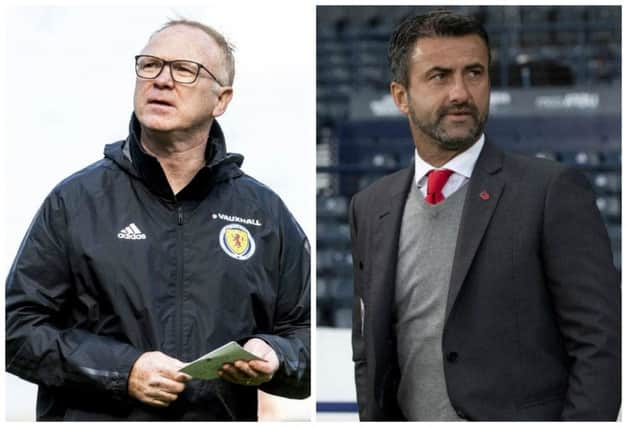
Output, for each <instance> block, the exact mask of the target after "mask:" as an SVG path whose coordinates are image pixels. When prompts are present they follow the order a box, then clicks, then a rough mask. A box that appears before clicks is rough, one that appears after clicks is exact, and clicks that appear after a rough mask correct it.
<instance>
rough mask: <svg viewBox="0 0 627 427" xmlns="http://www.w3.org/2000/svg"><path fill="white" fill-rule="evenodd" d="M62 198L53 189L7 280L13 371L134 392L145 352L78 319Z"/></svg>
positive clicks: (59, 384)
mask: <svg viewBox="0 0 627 427" xmlns="http://www.w3.org/2000/svg"><path fill="white" fill-rule="evenodd" d="M67 236H68V221H67V216H66V209H65V206H64V203H63V199H62V198H61V197H60V196H59V195H58V194H56V193H55V192H53V193H52V194H50V195H49V196H48V197H47V199H46V200H45V201H44V203H43V205H42V207H41V208H40V210H39V212H38V213H37V215H36V216H35V219H34V220H33V222H32V224H31V226H30V228H29V230H28V232H27V234H26V236H25V238H24V240H23V242H22V244H21V246H20V248H19V251H18V254H17V256H16V258H15V261H14V263H13V265H12V267H11V270H10V272H9V275H8V278H7V284H6V369H7V371H9V372H11V373H13V374H15V375H18V376H20V377H21V378H23V379H25V380H27V381H31V382H34V383H37V384H41V385H44V386H47V387H51V388H73V389H76V390H80V391H85V392H102V393H107V394H108V395H109V396H110V397H113V398H117V399H125V398H126V397H127V380H128V374H129V372H130V369H131V367H132V366H133V363H135V360H136V359H137V358H138V357H139V355H140V352H139V351H138V350H137V349H135V348H134V347H132V346H130V345H128V344H125V343H123V342H119V341H116V340H115V339H112V338H109V337H103V336H98V335H95V334H93V333H90V332H88V331H86V330H81V329H78V328H76V327H74V325H73V320H72V314H71V313H72V307H71V306H72V300H73V298H74V294H75V292H74V287H73V277H72V272H71V268H70V262H69V258H68V257H69V256H70V250H69V249H68V240H67Z"/></svg>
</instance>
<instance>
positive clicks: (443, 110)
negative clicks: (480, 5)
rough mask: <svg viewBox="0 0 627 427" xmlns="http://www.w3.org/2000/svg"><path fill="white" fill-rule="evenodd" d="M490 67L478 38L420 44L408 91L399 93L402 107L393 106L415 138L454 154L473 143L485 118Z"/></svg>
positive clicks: (413, 58)
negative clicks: (396, 108)
mask: <svg viewBox="0 0 627 427" xmlns="http://www.w3.org/2000/svg"><path fill="white" fill-rule="evenodd" d="M488 62H489V60H488V50H487V47H486V45H485V43H484V41H483V40H482V39H481V38H480V37H479V36H478V35H468V36H462V37H430V38H421V39H418V41H417V42H416V45H415V48H414V51H413V54H412V56H411V58H410V62H409V75H408V81H409V85H408V86H409V87H408V88H402V91H403V92H405V97H404V98H403V100H404V102H400V103H399V102H397V105H398V106H399V108H400V109H401V111H403V112H405V113H406V114H407V115H408V117H409V120H410V123H411V125H412V128H413V132H414V134H418V136H419V137H422V138H421V139H423V140H424V139H425V138H424V137H427V138H426V139H427V140H430V141H432V142H433V143H435V144H437V145H439V146H440V147H442V148H444V149H446V150H453V151H463V150H465V149H466V148H468V147H469V146H471V145H472V144H473V143H474V142H476V141H477V139H478V138H479V136H480V135H481V133H482V132H483V126H484V124H485V121H486V119H487V116H488V109H489V98H490V81H489V76H488V66H489V64H488ZM399 86H400V85H399ZM393 95H394V89H393Z"/></svg>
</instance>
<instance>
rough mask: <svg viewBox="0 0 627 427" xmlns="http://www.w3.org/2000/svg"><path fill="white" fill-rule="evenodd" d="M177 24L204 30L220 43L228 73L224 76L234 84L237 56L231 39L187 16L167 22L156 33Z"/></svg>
mask: <svg viewBox="0 0 627 427" xmlns="http://www.w3.org/2000/svg"><path fill="white" fill-rule="evenodd" d="M176 25H184V26H187V27H192V28H197V29H199V30H202V31H204V32H205V34H207V35H208V36H209V37H211V38H212V39H213V40H214V41H215V42H216V43H217V44H218V46H219V47H220V50H221V51H222V56H223V60H224V72H225V73H226V75H225V76H223V77H226V85H227V86H232V85H233V80H234V79H235V58H234V57H233V50H234V48H233V45H232V44H231V43H229V41H228V40H227V39H226V38H225V37H224V36H223V35H222V34H221V33H220V32H219V31H218V30H216V29H214V28H212V27H210V26H209V25H205V24H203V23H202V22H198V21H192V20H190V19H185V18H178V19H171V20H169V21H168V22H166V23H165V24H164V25H163V26H162V27H161V28H159V29H158V30H157V31H155V33H158V32H159V31H163V30H165V29H166V28H170V27H174V26H176ZM220 74H222V73H220ZM221 80H222V78H221Z"/></svg>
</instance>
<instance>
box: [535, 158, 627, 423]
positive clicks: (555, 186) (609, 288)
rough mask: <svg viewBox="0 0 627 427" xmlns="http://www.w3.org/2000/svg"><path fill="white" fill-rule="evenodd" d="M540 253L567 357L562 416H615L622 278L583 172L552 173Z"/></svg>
mask: <svg viewBox="0 0 627 427" xmlns="http://www.w3.org/2000/svg"><path fill="white" fill-rule="evenodd" d="M543 233H544V235H543V239H542V244H543V259H544V263H545V272H546V275H547V279H548V283H549V286H550V292H551V295H552V297H553V301H554V309H555V311H556V315H557V319H558V324H559V328H560V331H561V333H562V336H563V338H564V344H565V348H566V351H567V353H568V355H569V358H570V361H571V367H570V374H569V382H568V390H567V395H566V403H565V406H564V409H563V412H562V418H563V419H564V420H578V421H582V420H596V421H599V420H608V421H609V420H612V421H614V420H616V417H617V415H618V410H619V407H620V378H621V375H620V323H619V322H620V285H619V278H618V272H617V271H616V269H615V268H614V265H613V263H612V253H611V249H610V243H609V239H608V236H607V231H606V229H605V226H604V225H603V222H602V220H601V216H600V214H599V211H598V209H597V207H596V204H595V196H594V194H593V192H592V190H591V189H590V186H589V184H588V182H587V180H586V178H585V177H584V176H583V175H582V174H581V173H579V172H577V171H575V170H566V171H565V172H563V173H561V174H560V175H559V176H557V177H556V178H555V179H554V180H553V182H552V183H551V186H550V188H549V190H548V193H547V197H546V200H545V221H544V227H543Z"/></svg>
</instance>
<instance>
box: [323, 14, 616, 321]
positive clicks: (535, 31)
mask: <svg viewBox="0 0 627 427" xmlns="http://www.w3.org/2000/svg"><path fill="white" fill-rule="evenodd" d="M432 9H433V8H432V7H431V8H428V7H409V6H391V7H376V6H318V8H317V36H316V37H317V65H316V67H317V153H318V164H317V216H318V220H317V224H318V226H317V247H318V253H317V319H318V320H317V322H318V325H319V326H329V327H339V328H348V327H350V323H351V295H352V266H351V255H350V241H349V234H350V232H349V227H348V222H347V210H348V204H349V202H350V198H351V196H352V195H353V194H354V193H355V192H357V191H359V190H360V189H362V188H364V187H365V186H367V185H368V184H369V183H371V182H372V181H374V180H375V179H377V178H379V177H381V176H382V175H385V174H388V173H391V172H393V171H395V170H398V169H400V168H402V167H405V166H406V165H407V164H409V162H410V161H411V158H412V156H413V145H412V143H411V138H410V134H409V129H408V125H407V122H406V119H405V117H403V116H400V115H399V114H398V113H397V112H396V111H395V107H394V105H393V104H392V101H391V99H390V98H389V95H388V86H389V79H390V76H389V71H388V65H387V59H386V58H387V53H386V52H387V41H388V38H389V36H390V34H391V32H392V30H393V28H394V27H395V26H396V25H397V24H398V22H400V20H401V19H402V18H403V17H405V16H408V15H410V14H414V13H421V12H426V11H428V10H432ZM448 9H452V10H457V11H460V12H463V13H468V14H473V15H475V16H477V17H478V18H479V19H480V20H481V21H482V22H483V23H484V25H485V27H486V29H487V31H488V33H489V36H490V41H491V45H492V52H491V53H492V58H493V63H492V65H491V69H490V72H491V81H492V97H491V107H490V108H491V113H490V119H489V120H488V124H487V128H486V134H487V135H488V137H489V138H490V139H491V140H492V141H494V142H496V143H497V144H498V145H500V146H502V147H503V148H505V149H508V150H511V151H517V152H520V153H525V154H528V155H535V156H538V157H545V158H550V159H553V160H556V161H559V162H563V163H566V164H570V165H573V166H575V167H578V168H580V169H581V170H582V171H583V172H584V173H585V174H586V175H587V176H588V178H589V179H590V182H591V184H592V185H593V187H594V189H595V191H596V193H597V196H598V197H597V206H598V208H599V210H600V211H601V213H602V215H603V218H604V220H605V222H606V225H607V229H608V232H609V235H610V239H611V242H612V249H613V251H614V260H615V264H616V266H617V267H618V268H619V270H620V268H621V254H620V250H621V249H620V247H621V245H620V241H621V237H620V232H621V203H620V200H621V179H620V174H621V149H620V139H621V127H620V63H621V53H620V52H621V46H620V43H621V42H620V40H621V21H620V19H621V18H620V17H621V11H620V7H616V6H510V7H505V6H460V7H450V8H448Z"/></svg>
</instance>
